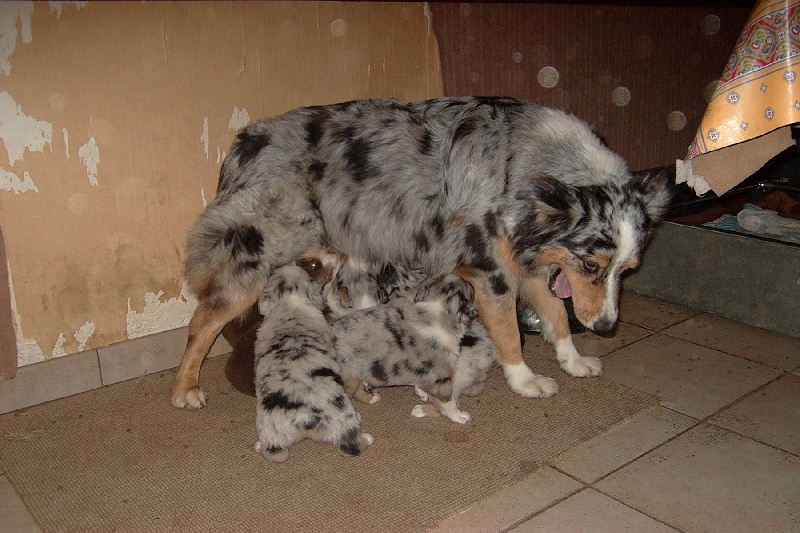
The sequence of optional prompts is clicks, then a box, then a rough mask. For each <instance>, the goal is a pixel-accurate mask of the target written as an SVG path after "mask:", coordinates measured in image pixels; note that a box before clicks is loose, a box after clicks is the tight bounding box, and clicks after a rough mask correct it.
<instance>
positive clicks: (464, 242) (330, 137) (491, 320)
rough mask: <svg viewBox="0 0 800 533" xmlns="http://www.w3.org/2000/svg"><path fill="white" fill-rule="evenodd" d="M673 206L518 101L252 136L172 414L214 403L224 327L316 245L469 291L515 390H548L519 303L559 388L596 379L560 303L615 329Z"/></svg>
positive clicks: (190, 247)
mask: <svg viewBox="0 0 800 533" xmlns="http://www.w3.org/2000/svg"><path fill="white" fill-rule="evenodd" d="M668 201H669V189H668V186H667V177H666V175H663V174H658V175H656V174H642V175H634V174H632V173H631V172H630V171H629V170H628V168H627V166H626V165H625V162H624V161H623V160H622V158H620V157H619V156H618V155H616V154H614V153H613V152H611V151H610V150H609V149H608V147H606V146H605V145H604V144H603V142H602V141H601V140H600V138H599V137H597V135H595V134H594V133H593V132H592V130H591V128H589V127H588V126H587V125H586V124H585V123H584V122H582V121H580V120H579V119H577V118H575V117H574V116H571V115H568V114H565V113H563V112H561V111H558V110H555V109H550V108H547V107H543V106H539V105H536V104H532V103H528V102H523V101H520V100H515V99H511V98H441V99H435V100H429V101H425V102H415V103H407V102H401V101H398V100H390V99H386V100H368V101H354V102H347V103H343V104H337V105H330V106H321V107H308V108H302V109H297V110H294V111H290V112H288V113H286V114H284V115H281V116H278V117H274V118H271V119H267V120H263V121H260V122H256V123H254V124H252V125H250V126H248V127H246V128H245V129H243V130H242V131H241V132H240V133H239V135H238V136H237V138H236V140H235V142H234V143H233V146H232V147H231V149H230V151H229V153H228V155H227V157H226V158H225V161H224V162H223V164H222V169H221V171H220V177H219V185H218V188H217V196H216V198H215V199H214V201H213V202H211V203H210V204H209V206H208V208H207V209H206V211H205V212H204V213H203V215H202V216H201V217H200V218H199V220H198V222H197V223H196V225H195V226H194V228H193V229H192V231H191V233H190V234H189V238H188V244H187V260H186V272H185V273H186V280H187V283H188V285H189V287H190V288H191V290H192V291H193V292H194V294H195V295H197V299H198V305H197V308H196V310H195V312H194V316H193V317H192V320H191V322H190V324H189V340H188V343H187V346H186V351H185V352H184V355H183V358H182V359H181V364H180V367H179V369H178V373H177V375H176V377H175V382H174V384H173V389H172V403H173V404H174V405H175V406H177V407H190V408H199V407H202V406H204V405H205V403H206V398H205V393H204V392H203V391H202V389H201V388H200V387H199V383H198V374H199V370H200V365H201V363H202V361H203V359H204V357H205V355H206V353H207V352H208V349H209V348H210V346H211V344H212V343H213V341H214V339H215V338H216V336H217V335H218V334H219V332H220V330H221V329H222V327H223V326H224V325H225V324H226V323H227V322H228V321H230V320H232V319H234V318H235V317H237V316H239V315H240V314H241V313H242V312H243V311H245V310H247V309H248V308H249V307H250V306H251V305H252V303H253V302H255V301H256V300H257V299H258V296H259V294H260V293H261V290H262V288H263V287H264V284H265V283H266V280H267V279H268V278H269V276H270V274H271V273H272V271H273V270H274V269H275V268H278V267H280V266H282V265H285V264H287V263H289V262H291V261H292V260H294V259H296V258H297V257H298V256H300V255H301V254H302V253H303V252H304V251H305V250H307V249H308V248H310V247H312V246H314V245H317V244H319V242H320V241H322V240H323V239H329V241H330V244H331V245H332V246H333V247H334V248H335V249H336V250H339V251H341V252H342V253H344V254H346V255H348V256H350V257H359V258H362V259H363V260H364V261H368V262H370V263H374V264H377V265H385V264H388V263H392V264H396V265H420V266H421V267H422V268H423V269H424V270H425V271H426V272H429V273H430V274H432V275H436V274H444V273H451V272H456V273H457V274H458V275H460V276H461V277H463V278H464V279H466V280H468V281H469V282H470V283H471V284H472V285H473V287H474V289H475V301H474V303H475V306H476V307H477V309H478V311H479V315H480V320H481V322H482V323H483V324H484V326H486V329H487V330H488V331H489V333H490V335H491V337H492V339H493V340H494V342H495V344H496V345H497V350H498V360H499V361H500V363H501V365H502V367H503V372H504V373H505V376H506V380H507V382H508V384H509V386H510V387H511V389H513V390H514V391H516V392H518V393H519V394H522V395H525V396H531V397H544V396H550V395H552V394H554V393H555V392H556V391H557V390H558V386H557V384H556V382H555V381H554V380H552V379H550V378H548V377H544V376H539V375H536V374H534V373H533V372H532V371H531V370H530V368H529V367H528V366H527V365H526V364H525V362H524V361H523V358H522V349H521V346H520V337H519V330H518V327H517V320H516V302H517V301H518V300H520V301H523V302H525V303H526V304H527V305H530V306H532V307H533V308H534V309H535V310H536V313H537V315H538V316H539V317H540V318H541V320H542V325H543V327H542V329H543V334H544V337H545V338H546V339H547V340H548V341H550V342H552V343H553V345H554V347H555V351H556V356H557V358H558V360H559V362H560V363H561V367H562V368H563V369H564V370H565V371H566V372H567V373H569V374H570V375H572V376H595V375H599V374H600V373H601V371H602V366H601V363H600V360H599V359H597V358H591V357H582V356H581V355H580V354H579V353H578V351H577V350H576V348H575V345H574V343H573V342H572V337H571V333H570V328H569V322H568V317H567V312H566V311H565V307H564V303H563V301H562V298H568V297H571V298H572V301H573V303H574V309H575V314H576V316H577V318H578V320H580V322H581V323H582V324H583V325H584V326H585V327H587V328H589V329H592V330H595V331H598V332H601V333H602V332H608V331H610V330H611V329H612V328H613V327H614V325H615V323H616V321H617V302H618V295H619V288H620V280H621V277H622V274H623V273H624V272H626V271H628V270H630V269H632V268H635V267H636V266H637V264H638V262H639V256H640V253H641V250H642V247H643V246H644V243H645V241H646V239H647V235H648V233H649V231H650V229H651V228H652V226H653V225H654V224H655V222H656V221H657V220H658V219H659V218H660V216H661V213H662V212H663V210H664V209H665V208H666V206H667V204H668Z"/></svg>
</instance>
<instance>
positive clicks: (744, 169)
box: [691, 126, 794, 196]
mask: <svg viewBox="0 0 800 533" xmlns="http://www.w3.org/2000/svg"><path fill="white" fill-rule="evenodd" d="M791 130H792V129H791V127H790V126H784V127H783V128H778V129H777V130H774V131H772V132H770V133H767V134H766V135H762V136H761V137H756V138H755V139H751V140H749V141H747V142H743V143H739V144H734V145H733V146H728V147H726V148H722V149H720V150H714V151H713V152H708V153H705V154H701V155H699V156H697V157H695V158H693V159H692V160H691V162H692V172H693V173H694V174H697V175H699V176H703V177H704V178H705V179H706V181H707V182H708V184H709V186H711V190H713V191H714V192H715V193H716V194H717V196H719V195H722V194H724V193H726V192H728V191H729V190H730V189H732V188H733V187H735V186H736V185H738V184H739V183H741V182H742V181H743V180H745V179H747V178H748V177H750V176H752V175H753V174H754V173H755V172H756V171H757V170H758V169H760V168H761V167H763V166H764V164H766V163H767V161H769V160H770V159H772V158H773V157H775V156H776V155H778V154H779V153H781V152H783V151H784V150H785V149H787V148H789V147H790V146H792V145H793V144H794V140H793V139H792V131H791Z"/></svg>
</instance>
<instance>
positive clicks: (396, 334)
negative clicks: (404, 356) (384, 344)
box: [383, 318, 405, 350]
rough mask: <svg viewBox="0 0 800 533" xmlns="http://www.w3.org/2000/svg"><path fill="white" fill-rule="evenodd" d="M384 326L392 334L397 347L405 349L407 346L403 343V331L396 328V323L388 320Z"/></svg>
mask: <svg viewBox="0 0 800 533" xmlns="http://www.w3.org/2000/svg"><path fill="white" fill-rule="evenodd" d="M383 326H384V327H385V328H386V329H387V330H389V333H391V334H392V338H393V339H394V343H395V344H396V345H397V347H398V348H400V349H401V350H402V349H404V347H405V344H404V343H403V331H402V330H400V329H399V328H397V326H395V325H394V323H393V322H392V321H391V320H389V319H388V318H387V319H386V320H385V321H384V323H383Z"/></svg>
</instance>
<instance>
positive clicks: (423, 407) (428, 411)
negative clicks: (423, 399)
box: [411, 403, 440, 418]
mask: <svg viewBox="0 0 800 533" xmlns="http://www.w3.org/2000/svg"><path fill="white" fill-rule="evenodd" d="M439 415H440V413H439V410H438V409H437V408H436V407H434V406H433V405H431V404H429V403H422V404H419V405H415V406H414V408H413V409H412V410H411V416H413V417H414V418H425V417H431V418H438V417H439Z"/></svg>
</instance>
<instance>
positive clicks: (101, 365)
mask: <svg viewBox="0 0 800 533" xmlns="http://www.w3.org/2000/svg"><path fill="white" fill-rule="evenodd" d="M188 335H189V328H188V327H182V328H177V329H173V330H169V331H164V332H161V333H156V334H153V335H147V336H145V337H140V338H137V339H131V340H126V341H122V342H118V343H115V344H111V345H109V346H104V347H101V348H96V349H92V350H87V351H85V352H80V353H76V354H72V355H66V356H64V357H57V358H55V359H51V360H49V361H43V362H41V363H35V364H32V365H26V366H23V367H20V368H18V369H17V375H16V377H14V379H7V380H0V414H5V413H10V412H12V411H16V410H18V409H25V408H26V407H31V406H34V405H38V404H40V403H45V402H49V401H52V400H57V399H59V398H65V397H67V396H72V395H73V394H79V393H81V392H87V391H90V390H93V389H98V388H100V387H103V386H105V385H111V384H113V383H119V382H120V381H126V380H129V379H133V378H137V377H141V376H144V375H147V374H153V373H155V372H161V371H162V370H167V369H170V368H175V367H176V366H178V364H179V363H180V360H181V356H182V355H183V350H184V348H185V347H186V340H187V338H188ZM231 350H232V348H231V346H230V344H228V342H227V341H226V340H225V338H224V337H223V336H222V335H220V336H219V337H218V338H217V340H216V342H215V343H214V345H213V346H212V347H211V350H210V351H209V353H208V357H215V356H217V355H222V354H226V353H230V352H231ZM165 394H168V393H167V392H165Z"/></svg>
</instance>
